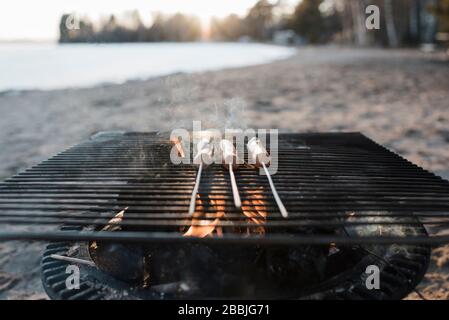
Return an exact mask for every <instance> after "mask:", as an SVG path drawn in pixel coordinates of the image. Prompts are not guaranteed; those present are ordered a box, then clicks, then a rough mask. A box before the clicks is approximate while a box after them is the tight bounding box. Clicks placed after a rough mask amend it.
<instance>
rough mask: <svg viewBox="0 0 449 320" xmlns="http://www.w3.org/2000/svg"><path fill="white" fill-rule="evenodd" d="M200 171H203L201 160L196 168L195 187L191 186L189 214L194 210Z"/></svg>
mask: <svg viewBox="0 0 449 320" xmlns="http://www.w3.org/2000/svg"><path fill="white" fill-rule="evenodd" d="M202 171H203V162H201V163H200V166H199V168H198V173H197V174H196V181H195V187H194V188H193V191H192V197H191V198H190V207H189V215H193V213H194V212H195V205H196V194H197V193H198V188H199V186H200V180H201V172H202Z"/></svg>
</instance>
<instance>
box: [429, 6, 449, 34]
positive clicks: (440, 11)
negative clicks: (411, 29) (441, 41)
mask: <svg viewBox="0 0 449 320" xmlns="http://www.w3.org/2000/svg"><path fill="white" fill-rule="evenodd" d="M432 12H433V13H434V14H435V15H436V16H437V18H438V29H439V31H440V32H449V0H440V1H439V2H438V3H437V4H435V5H434V6H433V8H432Z"/></svg>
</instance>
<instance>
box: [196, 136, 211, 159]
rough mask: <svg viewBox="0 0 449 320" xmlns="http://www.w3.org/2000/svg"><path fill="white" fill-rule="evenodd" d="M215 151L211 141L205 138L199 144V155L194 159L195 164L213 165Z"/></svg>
mask: <svg viewBox="0 0 449 320" xmlns="http://www.w3.org/2000/svg"><path fill="white" fill-rule="evenodd" d="M213 151H214V147H213V145H212V144H211V143H210V139H208V138H203V139H201V140H200V141H199V142H198V144H197V154H196V156H195V158H194V159H193V163H194V164H198V165H199V164H201V163H204V164H211V163H212V161H213V157H212V155H213Z"/></svg>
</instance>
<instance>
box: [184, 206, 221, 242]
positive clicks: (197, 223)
mask: <svg viewBox="0 0 449 320" xmlns="http://www.w3.org/2000/svg"><path fill="white" fill-rule="evenodd" d="M199 203H200V204H202V201H201V200H199ZM210 203H211V205H212V206H214V207H215V209H216V215H215V220H205V219H201V218H200V217H201V215H202V213H201V212H195V214H194V215H193V219H192V224H194V225H191V226H190V228H189V230H187V232H186V233H184V236H185V237H198V238H204V237H207V236H212V235H213V233H214V231H215V232H216V234H217V236H219V237H222V236H223V228H222V227H221V226H218V227H217V224H218V223H219V222H220V219H222V218H223V217H224V215H225V201H224V200H214V199H210Z"/></svg>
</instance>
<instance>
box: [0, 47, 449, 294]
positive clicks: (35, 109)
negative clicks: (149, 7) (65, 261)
mask: <svg viewBox="0 0 449 320" xmlns="http://www.w3.org/2000/svg"><path fill="white" fill-rule="evenodd" d="M445 59H446V58H445V57H444V56H443V55H439V54H424V53H421V52H419V51H414V50H381V49H350V48H337V47H316V48H314V47H309V48H303V49H299V51H298V54H296V55H295V56H293V57H291V58H288V59H286V60H282V61H277V62H273V63H269V64H264V65H258V66H252V67H244V68H233V69H226V70H221V71H210V72H201V73H193V74H175V75H171V76H165V77H158V78H154V79H149V80H145V81H128V82H126V83H124V84H122V85H112V84H111V85H102V86H96V87H92V88H85V89H62V90H54V91H38V90H36V91H25V92H19V91H10V92H6V93H5V92H4V93H3V94H0V112H1V114H2V117H0V145H1V146H2V151H1V152H0V179H2V180H3V179H5V178H7V177H9V176H11V175H13V174H15V173H17V172H18V171H20V170H23V169H25V168H27V167H29V166H31V165H35V164H37V163H38V162H40V161H42V160H44V159H46V158H48V157H50V156H51V155H53V154H55V153H57V152H60V151H62V150H64V149H65V148H68V147H70V146H72V145H74V144H76V143H79V142H80V141H82V140H85V139H87V138H88V137H89V136H90V135H92V134H94V133H96V132H98V131H107V130H126V131H155V130H164V131H169V130H171V129H173V128H175V127H180V126H185V127H189V126H191V123H192V120H202V121H203V123H204V126H214V127H218V128H221V127H222V126H224V125H229V126H234V127H236V126H239V125H240V126H247V127H252V128H279V129H280V130H282V131H290V132H304V131H360V132H362V133H364V134H366V135H367V136H369V137H370V138H372V139H374V140H376V141H377V142H379V143H382V144H384V145H386V146H387V147H389V148H391V149H392V150H394V151H396V152H398V153H399V154H401V155H402V156H404V157H406V158H407V159H409V160H410V161H412V162H414V163H416V164H418V165H421V166H423V167H425V168H426V169H429V170H432V171H439V172H443V171H447V170H449V109H448V108H449V105H448V103H449V102H448V101H449V62H448V61H446V60H445ZM21 246H22V247H23V246H24V245H23V244H17V243H16V244H0V270H2V274H0V282H1V278H2V276H3V277H6V278H7V277H8V275H9V276H10V277H16V278H17V279H18V280H15V281H14V284H11V286H10V287H9V290H10V291H3V292H2V291H1V290H0V298H8V297H12V296H15V297H24V298H33V296H32V294H35V295H37V296H38V297H41V296H42V294H43V293H42V288H40V287H39V285H38V282H39V281H38V280H37V278H36V277H38V273H37V272H36V274H35V275H34V276H33V277H32V281H31V283H32V284H33V285H32V286H31V287H30V286H29V285H25V284H24V281H25V280H24V279H25V278H24V275H23V274H21V273H20V272H21V271H20V269H17V264H19V263H24V261H29V262H30V264H32V267H33V268H36V270H37V269H38V264H37V263H38V258H37V257H38V255H39V254H40V251H39V250H41V248H42V247H39V245H35V246H34V245H32V246H29V248H28V249H27V250H26V251H24V252H26V254H27V255H28V256H29V257H28V258H25V257H24V256H23V254H24V253H23V252H21V250H19V249H18V248H20V247H21ZM33 250H34V251H33ZM30 251H31V252H30ZM5 252H6V253H5ZM11 252H12V253H11ZM5 254H9V258H8V259H5V258H4V257H5V256H4V255H5ZM33 254H34V255H35V256H33ZM448 257H449V247H443V248H442V249H438V250H437V251H435V253H434V256H433V261H434V263H433V264H432V266H431V269H430V272H429V274H428V277H427V279H426V280H425V281H424V283H423V284H422V286H421V289H422V290H423V291H424V294H425V295H428V296H429V297H435V298H436V297H439V298H449V283H447V280H445V279H447V277H448V276H449V258H448ZM30 268H31V267H30ZM17 270H19V271H17ZM28 280H29V279H28ZM28 280H27V281H28ZM30 288H31V291H32V292H31V296H30V294H29V293H26V292H25V291H27V292H28V291H30ZM33 288H34V289H33ZM412 297H413V296H412Z"/></svg>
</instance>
